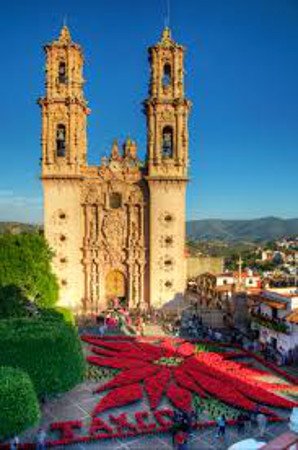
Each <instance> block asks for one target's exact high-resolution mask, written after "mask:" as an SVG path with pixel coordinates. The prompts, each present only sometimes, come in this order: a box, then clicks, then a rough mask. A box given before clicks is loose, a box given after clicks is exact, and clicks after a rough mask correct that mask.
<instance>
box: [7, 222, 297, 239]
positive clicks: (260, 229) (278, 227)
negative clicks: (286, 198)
mask: <svg viewBox="0 0 298 450" xmlns="http://www.w3.org/2000/svg"><path fill="white" fill-rule="evenodd" d="M38 230H42V226H41V225H32V224H28V223H19V222H0V234H1V233H13V234H18V233H24V232H26V233H33V232H35V231H38ZM186 233H187V237H188V238H190V239H194V240H198V239H200V240H206V241H207V240H212V241H214V240H218V241H225V242H264V241H271V240H274V239H278V238H281V237H283V236H293V235H298V219H279V218H277V217H264V218H262V219H253V220H222V219H203V220H190V221H188V222H187V223H186Z"/></svg>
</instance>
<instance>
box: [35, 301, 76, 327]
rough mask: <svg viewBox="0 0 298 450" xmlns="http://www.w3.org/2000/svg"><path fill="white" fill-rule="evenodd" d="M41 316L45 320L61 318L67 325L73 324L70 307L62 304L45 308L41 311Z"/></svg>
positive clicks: (73, 319)
mask: <svg viewBox="0 0 298 450" xmlns="http://www.w3.org/2000/svg"><path fill="white" fill-rule="evenodd" d="M41 315H42V318H43V319H45V320H61V321H63V322H65V323H67V324H69V325H73V326H74V325H75V318H74V315H73V312H72V311H71V310H70V309H67V308H64V307H62V306H56V307H55V308H45V309H43V310H42V311H41Z"/></svg>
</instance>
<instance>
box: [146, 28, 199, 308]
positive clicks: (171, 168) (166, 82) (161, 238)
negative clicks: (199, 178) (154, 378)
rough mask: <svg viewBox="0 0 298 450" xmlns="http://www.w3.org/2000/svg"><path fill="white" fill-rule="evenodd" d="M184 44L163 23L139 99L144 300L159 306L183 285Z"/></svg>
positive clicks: (185, 166)
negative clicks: (143, 122) (146, 215)
mask: <svg viewBox="0 0 298 450" xmlns="http://www.w3.org/2000/svg"><path fill="white" fill-rule="evenodd" d="M183 59H184V48H183V46H181V45H179V44H177V43H176V42H175V41H174V40H173V39H172V37H171V32H170V29H169V28H165V29H164V30H163V32H162V36H161V40H160V41H159V42H158V43H157V44H156V45H154V46H152V47H150V48H149V61H150V68H151V80H150V87H149V98H148V99H147V100H146V101H145V111H146V117H147V168H148V169H147V170H148V177H147V180H148V185H149V191H150V261H149V265H150V301H151V304H152V305H153V306H156V307H159V306H161V305H162V304H165V303H167V302H168V301H170V300H172V299H174V298H176V297H177V296H181V295H183V293H184V290H185V287H186V262H185V255H184V248H185V193H186V185H187V181H188V178H187V169H188V115H189V111H190V107H191V103H190V101H189V100H187V99H186V98H185V95H184V67H183Z"/></svg>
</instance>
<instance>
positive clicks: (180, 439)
mask: <svg viewBox="0 0 298 450" xmlns="http://www.w3.org/2000/svg"><path fill="white" fill-rule="evenodd" d="M175 448H176V449H177V450H187V434H186V432H185V431H183V430H179V431H178V432H177V433H176V435H175Z"/></svg>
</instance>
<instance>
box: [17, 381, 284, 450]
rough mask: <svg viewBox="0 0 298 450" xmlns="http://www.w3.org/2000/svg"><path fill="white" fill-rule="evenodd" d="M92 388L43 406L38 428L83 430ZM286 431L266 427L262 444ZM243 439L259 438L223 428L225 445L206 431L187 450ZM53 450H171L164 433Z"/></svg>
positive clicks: (28, 437)
mask: <svg viewBox="0 0 298 450" xmlns="http://www.w3.org/2000/svg"><path fill="white" fill-rule="evenodd" d="M95 386H98V383H94V382H85V383H83V384H81V385H79V386H77V387H76V388H75V389H73V390H72V391H70V392H68V393H66V394H65V395H63V396H61V397H59V398H56V399H54V400H52V401H49V402H47V403H46V404H45V405H44V406H43V408H42V412H43V416H42V421H41V425H42V426H44V427H45V429H48V428H49V425H50V424H51V423H52V422H56V421H59V422H60V421H67V420H82V421H83V422H84V424H85V425H86V428H87V427H88V424H89V423H90V413H91V411H92V410H93V408H94V406H95V405H96V404H97V403H98V395H94V394H93V393H92V392H93V390H94V388H95ZM145 406H146V405H145V403H144V404H141V405H140V404H139V405H138V407H137V408H136V407H135V406H126V407H125V411H126V412H127V413H128V415H130V413H134V412H135V411H137V410H140V409H143V408H144V407H145ZM162 406H165V405H162ZM123 410H124V409H123ZM102 417H103V418H105V417H107V414H106V415H105V413H103V414H102ZM287 429H288V426H287V423H286V422H283V423H275V424H269V425H268V428H267V432H266V435H265V438H264V439H263V440H265V441H267V442H268V441H269V440H271V439H272V438H274V437H275V436H277V435H279V434H281V433H282V432H284V431H286V430H287ZM36 431H37V429H31V430H28V431H27V432H26V433H25V434H24V435H22V436H21V441H22V442H32V441H33V440H34V438H35V434H36ZM247 437H256V438H259V435H258V430H257V428H253V429H252V430H249V431H248V432H246V433H243V434H242V435H239V434H238V433H237V428H236V427H235V426H230V427H227V433H226V439H225V442H221V441H219V440H218V439H217V438H216V432H215V428H214V427H209V428H206V429H204V430H199V431H196V432H195V433H193V435H192V436H191V438H190V440H189V450H210V449H218V450H225V449H227V448H228V446H229V445H231V444H232V443H234V442H237V441H239V440H241V439H245V438H247ZM56 448H57V449H60V448H61V449H62V448H68V449H69V450H84V449H87V450H93V449H102V450H147V449H148V450H149V449H150V450H159V449H161V450H163V449H164V450H167V449H172V448H173V445H172V439H171V435H170V433H164V434H159V435H152V436H146V435H143V436H140V437H136V438H126V439H113V440H105V441H94V442H92V443H86V444H85V443H84V444H75V445H69V446H67V447H56Z"/></svg>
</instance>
